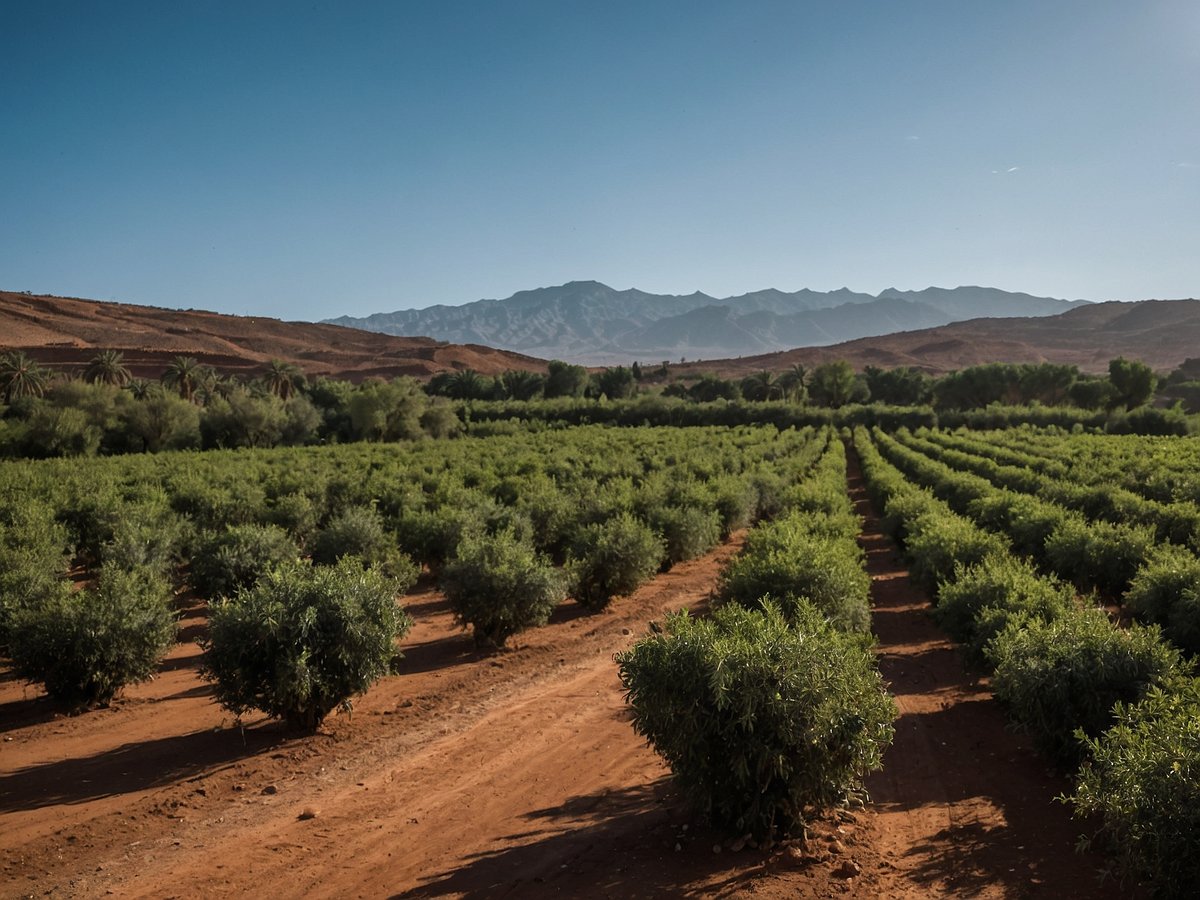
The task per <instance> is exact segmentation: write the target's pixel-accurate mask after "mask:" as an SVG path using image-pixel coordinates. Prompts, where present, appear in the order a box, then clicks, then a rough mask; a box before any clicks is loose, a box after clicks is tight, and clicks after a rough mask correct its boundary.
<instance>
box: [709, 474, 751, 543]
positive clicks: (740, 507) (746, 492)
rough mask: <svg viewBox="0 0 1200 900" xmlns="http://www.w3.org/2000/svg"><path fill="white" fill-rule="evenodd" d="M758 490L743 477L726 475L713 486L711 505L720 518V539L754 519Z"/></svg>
mask: <svg viewBox="0 0 1200 900" xmlns="http://www.w3.org/2000/svg"><path fill="white" fill-rule="evenodd" d="M757 505H758V491H756V490H755V489H754V485H752V484H751V483H750V482H749V481H747V480H746V479H744V478H736V477H733V476H728V477H725V478H721V479H719V480H718V481H717V482H716V484H714V486H713V506H714V507H715V508H716V510H717V515H718V516H719V517H720V520H721V539H722V540H725V539H726V538H728V537H729V535H731V534H732V533H733V532H735V531H737V530H738V529H739V528H745V527H746V526H747V525H749V524H750V523H751V522H752V521H753V519H754V512H755V507H756V506H757Z"/></svg>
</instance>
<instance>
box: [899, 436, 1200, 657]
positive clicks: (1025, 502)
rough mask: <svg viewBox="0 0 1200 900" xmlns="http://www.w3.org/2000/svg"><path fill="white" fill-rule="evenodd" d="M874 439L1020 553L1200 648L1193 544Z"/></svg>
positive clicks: (1191, 648) (1186, 645) (1199, 581)
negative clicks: (1094, 516)
mask: <svg viewBox="0 0 1200 900" xmlns="http://www.w3.org/2000/svg"><path fill="white" fill-rule="evenodd" d="M876 442H877V443H878V445H879V446H880V448H881V449H882V450H883V451H884V452H885V453H886V454H887V455H888V457H889V458H890V459H891V460H892V461H893V462H894V463H896V464H897V465H899V466H900V467H901V468H902V469H903V470H904V471H905V472H906V473H907V474H909V475H910V476H912V477H913V478H915V479H916V480H918V481H919V482H920V483H922V484H926V485H928V486H930V487H931V488H932V490H933V492H934V494H935V495H936V496H938V497H940V498H942V499H944V500H946V501H947V502H948V503H949V504H950V505H951V506H952V507H953V508H955V509H956V510H960V511H962V512H965V513H967V515H969V516H970V517H971V518H972V519H973V520H974V521H976V522H978V523H979V524H980V525H983V526H984V527H985V528H988V529H990V530H992V531H994V532H998V533H1000V534H1004V535H1006V536H1008V537H1009V538H1010V539H1011V541H1012V545H1013V549H1014V550H1015V551H1016V552H1017V553H1019V554H1020V555H1022V556H1025V557H1027V558H1029V559H1031V560H1033V561H1034V562H1036V563H1037V564H1039V565H1040V566H1041V567H1042V568H1043V569H1044V570H1045V571H1048V572H1051V573H1054V574H1057V575H1059V576H1061V577H1064V578H1067V579H1069V580H1071V581H1072V582H1073V583H1074V584H1075V585H1076V586H1078V587H1080V588H1081V589H1084V590H1091V589H1098V590H1101V591H1103V592H1105V593H1106V594H1108V595H1109V596H1111V597H1114V598H1116V597H1119V598H1121V600H1122V602H1123V603H1124V604H1125V606H1126V607H1127V608H1128V609H1129V611H1130V612H1131V613H1132V614H1133V615H1134V616H1136V617H1137V618H1138V619H1139V620H1140V621H1142V622H1146V623H1153V624H1157V625H1160V626H1161V627H1162V629H1163V633H1164V635H1165V636H1166V637H1167V639H1168V640H1170V641H1171V642H1172V643H1173V644H1174V645H1176V646H1178V647H1180V648H1181V649H1183V650H1184V651H1186V652H1187V653H1189V654H1192V655H1194V654H1195V653H1197V652H1200V559H1197V557H1196V555H1195V554H1194V553H1193V552H1192V550H1191V549H1189V548H1185V547H1182V546H1176V545H1172V544H1170V543H1162V542H1160V541H1159V540H1158V539H1157V537H1156V535H1155V532H1154V529H1153V528H1152V527H1151V526H1149V525H1130V524H1126V523H1124V522H1111V521H1107V520H1103V519H1101V520H1092V521H1089V520H1088V519H1087V518H1085V516H1084V514H1083V513H1081V512H1078V511H1073V510H1067V509H1065V508H1064V507H1063V506H1062V505H1061V504H1060V503H1057V502H1055V501H1053V500H1050V499H1043V498H1042V497H1038V496H1031V495H1029V494H1026V493H1022V492H1019V491H1017V490H1012V489H1009V488H1007V487H997V486H996V485H995V484H993V483H992V482H991V481H990V480H988V479H985V478H982V477H980V476H977V475H973V474H970V473H967V472H962V471H959V470H958V469H955V468H952V467H951V466H949V465H947V464H946V463H944V462H941V461H939V460H935V459H931V458H929V457H928V456H926V455H925V454H923V453H922V452H920V451H919V450H918V449H916V447H915V446H905V445H904V444H902V443H901V442H900V441H899V440H898V439H897V438H896V437H892V436H888V435H883V434H879V433H876ZM914 443H915V442H914ZM920 446H922V447H923V446H924V445H923V444H922V445H920ZM1096 490H1100V489H1099V488H1097V489H1096ZM1146 502H1151V501H1146Z"/></svg>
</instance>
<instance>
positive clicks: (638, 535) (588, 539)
mask: <svg viewBox="0 0 1200 900" xmlns="http://www.w3.org/2000/svg"><path fill="white" fill-rule="evenodd" d="M665 552H666V548H665V546H664V545H663V541H662V539H661V538H659V537H658V536H657V535H656V534H655V533H654V532H653V531H652V530H651V529H650V527H649V526H648V525H646V524H645V523H643V522H641V521H639V520H637V519H635V518H634V517H633V516H631V515H630V514H629V513H622V514H621V515H620V516H618V517H617V518H615V519H610V520H609V521H607V522H604V523H602V524H601V523H597V524H594V525H584V526H583V527H582V528H580V529H579V531H578V533H577V534H576V536H575V539H574V540H573V541H572V542H571V548H570V551H569V555H568V564H567V565H568V569H569V570H570V572H571V576H572V580H573V582H574V584H575V590H574V596H575V599H576V600H578V601H579V603H580V605H582V606H585V607H587V608H588V609H603V608H604V607H606V606H607V605H608V603H609V601H610V600H611V599H612V598H613V597H618V596H621V595H623V594H631V593H633V591H634V590H636V589H637V587H638V585H640V584H642V583H643V582H645V581H647V580H648V579H650V578H651V577H653V575H654V573H655V572H657V571H658V566H659V563H660V562H661V561H662V558H663V555H664V553H665Z"/></svg>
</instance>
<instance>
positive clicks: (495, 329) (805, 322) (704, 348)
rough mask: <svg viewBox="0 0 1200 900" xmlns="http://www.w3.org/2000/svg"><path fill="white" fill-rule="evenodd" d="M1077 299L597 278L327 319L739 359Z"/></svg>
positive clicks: (450, 337)
mask: <svg viewBox="0 0 1200 900" xmlns="http://www.w3.org/2000/svg"><path fill="white" fill-rule="evenodd" d="M1084 302H1085V301H1082V300H1077V301H1067V300H1056V299H1053V298H1050V297H1034V296H1031V295H1029V294H1021V293H1011V292H1008V291H1002V290H998V289H997V288H985V287H958V288H951V289H948V288H935V287H931V288H926V289H925V290H923V291H899V290H895V289H892V288H889V289H888V290H886V291H883V292H882V293H880V294H879V295H878V296H877V297H876V296H872V295H870V294H863V293H858V292H856V291H851V290H849V289H848V288H841V289H840V290H836V291H810V290H807V289H804V290H799V291H795V292H793V293H787V292H785V291H779V290H775V289H773V288H769V289H767V290H762V291H754V292H751V293H748V294H742V295H740V296H737V297H726V298H723V299H719V298H716V297H710V296H709V295H707V294H702V293H700V292H696V293H694V294H687V295H682V296H681V295H672V294H649V293H646V292H645V291H639V290H636V289H630V290H625V291H618V290H615V289H613V288H610V287H609V286H608V285H605V284H601V283H600V282H597V281H572V282H570V283H568V284H564V285H560V286H558V287H546V288H537V289H535V290H530V291H519V292H518V293H516V294H513V295H512V296H511V297H509V298H507V299H506V300H478V301H476V302H474V303H466V304H463V305H462V306H431V307H428V308H426V309H410V310H399V311H397V312H392V313H376V314H374V315H371V316H367V317H366V318H353V317H351V316H342V317H340V318H336V319H328V320H327V321H328V322H331V323H333V324H335V325H345V326H349V327H352V328H361V329H364V330H367V331H377V332H382V333H384V334H393V335H401V336H406V337H415V336H421V337H431V338H435V339H437V340H442V341H451V342H454V343H471V344H485V345H487V346H489V347H497V348H501V349H504V350H515V351H518V352H521V353H528V354H530V355H533V356H540V357H543V358H555V359H565V360H570V361H573V362H584V363H597V364H603V363H617V362H629V361H631V360H634V359H639V360H643V361H657V360H661V359H677V358H679V357H681V356H683V357H687V358H690V359H695V358H697V357H701V358H718V357H730V356H743V355H747V354H757V353H770V352H774V351H777V350H786V349H788V348H791V347H801V346H808V347H812V346H824V345H828V344H835V343H838V342H841V341H848V340H854V339H856V338H861V337H873V336H876V335H882V334H890V333H892V332H897V331H911V330H914V329H918V328H932V327H936V326H939V325H946V324H949V323H950V322H957V321H961V320H964V319H973V318H978V317H980V316H993V317H1011V316H1052V315H1056V314H1058V313H1061V312H1065V311H1066V310H1068V309H1070V308H1071V307H1073V306H1076V305H1078V304H1080V303H1084Z"/></svg>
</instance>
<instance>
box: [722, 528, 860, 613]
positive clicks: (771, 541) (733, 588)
mask: <svg viewBox="0 0 1200 900" xmlns="http://www.w3.org/2000/svg"><path fill="white" fill-rule="evenodd" d="M783 523H784V524H783V525H782V527H779V528H776V527H774V525H772V526H771V527H770V528H768V529H767V530H765V531H764V533H763V535H762V536H759V531H760V530H762V526H760V527H759V528H758V529H755V531H754V532H752V534H751V536H750V538H749V539H748V548H747V550H746V551H745V552H743V553H742V554H740V555H739V556H738V557H736V558H735V559H733V560H732V561H731V562H730V563H729V565H728V566H726V568H725V571H724V572H722V573H721V577H720V580H719V581H718V584H717V597H718V599H719V600H720V601H721V602H723V603H737V604H739V605H741V606H744V607H746V608H748V609H754V608H758V607H759V606H760V605H761V601H762V599H763V598H764V597H771V598H772V599H773V601H774V602H776V603H778V604H779V605H780V607H781V608H782V610H783V613H784V615H785V616H787V617H788V618H789V619H790V618H791V617H792V615H793V613H795V612H796V611H797V610H803V609H805V608H806V607H807V606H808V604H810V603H811V604H812V605H813V606H815V607H816V608H817V609H818V610H820V611H821V613H822V615H824V616H825V617H826V618H828V619H829V621H830V622H831V623H832V624H833V625H834V626H835V627H836V628H839V629H841V630H844V631H857V632H866V631H867V630H869V629H870V626H871V614H870V600H869V596H870V591H871V578H870V576H869V575H867V573H866V571H865V570H864V569H863V565H862V551H861V550H860V549H859V548H858V546H857V545H856V544H854V543H850V542H848V541H844V540H841V539H838V538H829V537H823V536H821V535H816V534H812V533H805V532H804V531H803V530H802V528H801V527H799V525H797V524H796V521H795V520H792V519H786V520H783ZM789 523H790V524H789Z"/></svg>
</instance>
